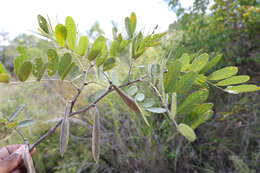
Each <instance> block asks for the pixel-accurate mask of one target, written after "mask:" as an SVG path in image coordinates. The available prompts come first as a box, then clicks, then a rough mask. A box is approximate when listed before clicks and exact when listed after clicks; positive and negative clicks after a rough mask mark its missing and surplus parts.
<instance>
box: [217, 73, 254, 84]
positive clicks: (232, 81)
mask: <svg viewBox="0 0 260 173" xmlns="http://www.w3.org/2000/svg"><path fill="white" fill-rule="evenodd" d="M249 79H250V77H249V76H247V75H240V76H233V77H230V78H228V79H224V80H222V81H219V82H218V83H216V85H218V86H228V85H234V84H240V83H244V82H247V81H248V80H249Z"/></svg>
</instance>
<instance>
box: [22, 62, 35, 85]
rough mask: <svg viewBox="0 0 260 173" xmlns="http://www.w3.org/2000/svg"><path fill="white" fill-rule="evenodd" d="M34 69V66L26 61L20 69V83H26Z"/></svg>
mask: <svg viewBox="0 0 260 173" xmlns="http://www.w3.org/2000/svg"><path fill="white" fill-rule="evenodd" d="M32 69H33V64H32V63H31V62H30V61H25V62H24V63H23V64H22V65H21V67H20V68H19V72H18V78H19V80H20V81H22V82H24V81H26V80H27V79H28V78H29V76H30V74H31V72H32Z"/></svg>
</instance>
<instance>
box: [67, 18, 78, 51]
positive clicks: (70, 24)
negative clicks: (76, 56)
mask: <svg viewBox="0 0 260 173" xmlns="http://www.w3.org/2000/svg"><path fill="white" fill-rule="evenodd" d="M65 26H66V29H67V44H68V47H69V49H71V50H75V47H76V41H77V27H76V24H75V22H74V20H73V19H72V17H70V16H68V17H66V20H65Z"/></svg>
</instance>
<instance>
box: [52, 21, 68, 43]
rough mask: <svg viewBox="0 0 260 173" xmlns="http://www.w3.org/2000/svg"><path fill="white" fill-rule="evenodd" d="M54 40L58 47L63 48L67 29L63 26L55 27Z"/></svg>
mask: <svg viewBox="0 0 260 173" xmlns="http://www.w3.org/2000/svg"><path fill="white" fill-rule="evenodd" d="M55 38H56V41H57V43H58V45H59V46H61V47H65V43H66V38H67V29H66V27H65V26H64V25H62V24H58V25H56V27H55Z"/></svg>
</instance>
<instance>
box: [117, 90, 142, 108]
mask: <svg viewBox="0 0 260 173" xmlns="http://www.w3.org/2000/svg"><path fill="white" fill-rule="evenodd" d="M113 88H114V89H115V90H116V92H117V94H118V95H119V96H120V97H121V98H122V99H123V101H124V102H125V104H126V105H127V106H128V107H129V108H130V109H132V110H133V111H135V112H137V113H141V109H140V108H139V106H138V105H137V103H136V102H135V100H134V99H133V98H132V97H130V96H128V95H127V94H126V93H124V91H122V90H121V89H120V88H118V87H117V86H115V85H113Z"/></svg>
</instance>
